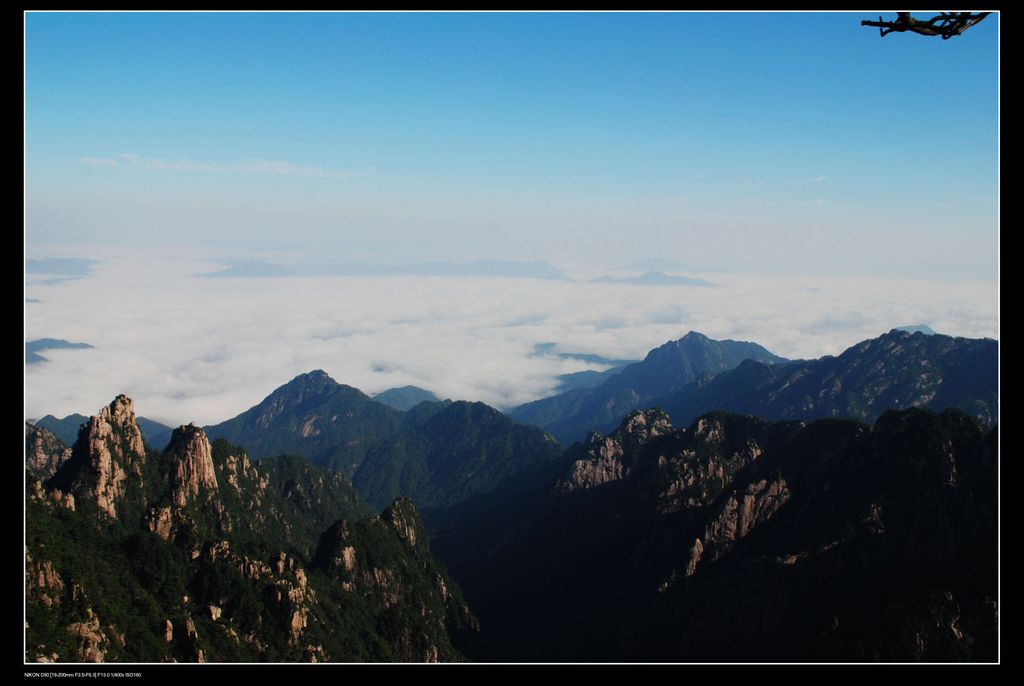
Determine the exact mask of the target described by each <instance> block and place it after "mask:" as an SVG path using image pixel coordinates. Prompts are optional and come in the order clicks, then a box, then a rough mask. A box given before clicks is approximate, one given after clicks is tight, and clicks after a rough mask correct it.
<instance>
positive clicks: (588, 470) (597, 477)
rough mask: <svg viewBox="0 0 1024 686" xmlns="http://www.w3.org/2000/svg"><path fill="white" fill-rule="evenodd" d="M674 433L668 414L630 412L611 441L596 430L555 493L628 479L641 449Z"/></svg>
mask: <svg viewBox="0 0 1024 686" xmlns="http://www.w3.org/2000/svg"><path fill="white" fill-rule="evenodd" d="M671 432H672V423H671V422H670V421H669V418H668V415H667V414H665V413H664V412H662V411H661V410H659V409H657V408H651V409H648V410H636V411H634V412H630V413H629V414H628V415H626V418H625V419H623V420H622V423H621V424H620V425H619V428H618V429H616V430H615V431H613V432H612V434H611V435H610V436H608V437H607V438H605V437H604V436H602V435H601V434H600V433H599V432H597V431H592V432H591V433H590V435H589V436H587V440H586V442H585V443H584V444H583V446H582V449H581V450H582V454H581V455H580V456H579V457H578V458H577V459H576V460H575V461H574V462H573V463H572V465H570V467H569V469H568V471H567V472H566V474H565V476H564V477H563V478H562V479H560V480H559V482H558V483H557V484H556V485H555V491H556V492H558V493H563V494H565V493H572V492H574V491H579V490H584V489H587V488H594V487H596V486H600V485H602V484H606V483H608V482H610V481H618V480H620V479H623V478H625V477H626V476H628V475H629V472H630V470H631V469H632V468H633V466H635V460H636V457H637V453H639V451H640V450H641V448H643V446H644V445H646V444H647V443H648V442H649V441H651V440H652V439H655V438H657V437H659V436H664V435H666V434H668V433H671Z"/></svg>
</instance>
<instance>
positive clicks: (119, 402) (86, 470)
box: [50, 394, 146, 519]
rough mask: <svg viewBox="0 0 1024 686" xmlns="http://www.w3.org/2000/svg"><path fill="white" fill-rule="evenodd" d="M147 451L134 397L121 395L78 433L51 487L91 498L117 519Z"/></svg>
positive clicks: (101, 509)
mask: <svg viewBox="0 0 1024 686" xmlns="http://www.w3.org/2000/svg"><path fill="white" fill-rule="evenodd" d="M145 460H146V449H145V447H144V446H143V443H142V432H141V431H140V430H139V425H138V423H137V422H136V419H135V405H134V404H133V403H132V401H131V398H128V397H127V396H125V395H123V394H122V395H119V396H117V397H116V398H114V400H113V402H111V403H110V404H109V405H107V406H106V407H104V408H102V409H101V410H100V412H99V414H97V415H95V416H93V417H90V418H89V421H88V422H87V423H85V424H83V425H82V428H81V429H80V430H79V432H78V440H77V441H75V445H74V448H73V449H72V451H71V458H70V459H69V460H68V461H67V462H66V463H65V464H64V466H63V467H61V468H60V469H59V470H58V471H57V473H56V474H55V475H54V477H53V479H51V480H50V485H51V486H52V487H54V488H57V489H60V490H61V491H63V492H65V493H73V494H74V495H75V496H76V497H78V498H79V499H81V498H82V496H88V497H91V498H92V499H94V500H95V501H96V505H97V507H99V509H100V512H103V513H104V514H106V515H107V516H108V517H110V518H111V519H117V507H116V503H117V501H118V500H119V499H120V498H121V497H122V496H124V492H125V486H124V481H125V478H126V476H127V474H128V473H129V472H132V473H135V474H141V473H142V464H143V463H144V462H145Z"/></svg>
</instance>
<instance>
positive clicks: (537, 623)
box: [432, 409, 998, 662]
mask: <svg viewBox="0 0 1024 686" xmlns="http://www.w3.org/2000/svg"><path fill="white" fill-rule="evenodd" d="M997 444H998V437H997V433H996V430H995V429H992V430H988V429H986V428H984V427H983V426H982V425H981V424H980V422H978V421H977V420H976V419H974V418H972V417H969V416H968V415H966V414H964V413H963V412H960V411H958V410H947V411H944V412H943V413H941V414H935V413H933V412H931V411H928V410H918V409H911V410H901V411H895V410H894V411H889V412H886V413H884V414H883V415H882V416H881V417H880V418H879V419H878V421H877V422H876V423H875V424H874V425H873V426H869V425H867V424H863V423H860V422H857V421H855V420H833V419H823V420H818V421H817V422H814V423H811V424H807V423H804V422H780V423H771V422H766V421H764V420H761V419H758V418H754V417H748V416H741V415H731V414H726V413H721V412H718V413H711V414H708V415H704V416H702V417H700V418H698V419H697V420H696V421H695V422H693V423H692V424H691V425H690V426H688V427H687V428H685V429H675V428H673V426H672V424H671V422H670V421H669V418H668V416H667V415H666V414H665V413H664V412H661V411H660V410H656V409H654V410H644V411H636V412H633V413H631V414H630V415H629V416H628V417H626V418H625V419H624V420H623V422H622V424H621V426H620V427H619V428H618V429H617V430H616V431H614V432H612V433H611V434H610V435H608V436H604V435H602V434H600V433H597V432H594V433H592V434H591V435H590V436H589V437H588V438H587V440H586V441H585V442H583V443H578V444H576V445H575V446H573V447H572V448H570V449H569V450H568V451H567V452H566V454H565V456H564V457H563V458H562V460H561V461H560V463H559V464H557V465H555V464H550V463H548V464H546V465H544V466H543V468H542V469H535V470H533V471H531V472H529V473H523V474H521V475H520V476H519V477H517V478H514V479H510V480H508V481H506V482H505V483H503V485H502V486H501V487H500V488H499V489H497V490H496V491H495V492H494V493H492V494H490V495H489V496H487V497H478V498H473V499H469V500H466V501H464V502H462V503H460V504H458V505H456V506H454V507H451V508H447V509H445V510H442V511H436V512H434V515H433V528H432V534H433V541H434V550H435V551H436V554H437V555H438V556H439V557H440V558H441V559H442V560H444V561H445V562H446V563H447V565H448V568H449V569H450V570H451V573H452V574H453V576H455V577H456V578H457V579H459V581H460V583H461V585H462V588H463V589H464V592H465V597H466V599H467V602H468V603H469V604H470V606H471V607H472V608H473V609H474V612H475V613H476V614H477V615H478V616H479V617H480V623H481V627H482V630H481V632H480V633H479V634H478V635H475V636H474V637H473V640H472V641H471V642H469V643H467V644H466V646H465V651H466V654H467V656H468V657H469V658H470V659H472V660H479V661H485V662H487V661H513V662H515V661H531V662H548V661H567V662H576V661H580V662H603V661H616V662H618V661H622V662H646V661H657V662H676V661H679V662H691V661H698V662H706V661H722V662H747V661H762V662H792V661H799V662H808V661H908V662H913V661H948V660H964V661H993V660H995V659H996V657H997V655H998V652H997V639H996V637H997V627H998V622H997V615H996V608H997V605H996V602H997V598H998V581H997V580H998V567H997V559H998V555H997V552H998V551H997V539H996V535H995V531H996V517H997V511H998V510H997V487H996V483H997V465H998V453H997Z"/></svg>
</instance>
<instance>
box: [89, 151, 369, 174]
mask: <svg viewBox="0 0 1024 686" xmlns="http://www.w3.org/2000/svg"><path fill="white" fill-rule="evenodd" d="M78 161H79V162H81V163H82V164H85V165H88V166H90V167H122V166H124V167H128V168H131V169H144V170H148V171H177V172H202V173H211V172H214V173H227V174H264V175H270V176H321V177H327V178H338V179H341V178H351V177H357V176H373V177H376V178H389V177H384V176H382V175H381V174H379V173H378V172H377V170H375V169H359V170H352V169H329V168H326V167H320V166H317V165H312V164H296V163H294V162H285V161H282V160H263V159H252V160H243V161H241V162H232V163H227V164H218V163H211V162H197V161H195V160H176V161H170V160H160V159H153V158H149V157H143V156H142V155H136V154H134V153H128V152H123V153H120V154H119V155H118V156H117V157H116V158H113V157H79V158H78Z"/></svg>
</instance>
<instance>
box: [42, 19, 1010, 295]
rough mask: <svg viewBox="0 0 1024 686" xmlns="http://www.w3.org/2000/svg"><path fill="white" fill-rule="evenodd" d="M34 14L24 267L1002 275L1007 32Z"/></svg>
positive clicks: (814, 23)
mask: <svg viewBox="0 0 1024 686" xmlns="http://www.w3.org/2000/svg"><path fill="white" fill-rule="evenodd" d="M862 18H867V17H865V16H861V15H860V14H847V13H830V14H786V13H767V14H713V13H709V14H513V15H508V14H321V13H314V14H280V13H274V14H234V13H225V14H221V13H203V14H162V13H153V14H132V13H109V14H88V13H74V14H64V13H31V14H28V15H27V16H26V109H25V114H26V122H25V132H26V137H25V154H26V162H25V164H26V201H27V207H26V239H27V245H28V253H29V256H30V257H32V256H53V257H96V256H99V255H97V253H100V254H102V253H103V252H104V251H109V250H110V249H111V246H119V247H125V248H131V249H137V250H163V249H166V246H167V245H170V244H176V243H181V242H184V243H188V244H190V245H193V246H196V247H197V248H198V249H202V250H206V251H208V252H209V254H210V255H213V256H222V257H228V256H252V255H265V256H266V255H270V256H273V255H276V254H281V255H284V254H291V255H294V254H307V255H308V254H317V255H320V256H322V255H324V254H330V255H336V256H338V257H339V258H341V257H345V258H359V259H367V260H378V261H409V260H415V259H420V258H425V259H443V258H449V259H475V258H483V257H505V258H510V259H545V260H549V261H552V262H554V263H555V264H559V263H563V262H566V261H569V262H592V263H598V264H615V263H617V262H626V261H629V260H631V259H638V258H641V257H651V256H659V257H668V258H672V259H677V260H679V261H682V262H686V263H697V264H700V265H704V266H708V267H711V268H718V269H741V270H755V271H757V270H760V271H769V272H792V273H816V272H825V273H833V272H840V273H848V274H861V273H863V274H876V273H890V274H892V273H899V274H920V275H927V276H931V277H943V278H985V279H994V278H995V276H996V266H995V261H996V252H997V242H998V224H997V221H998V206H997V187H998V175H997V152H998V146H997V112H998V110H997V93H998V76H997V66H998V43H997V33H998V21H999V18H998V17H996V16H993V17H989V18H988V19H986V20H985V21H983V22H982V23H980V24H979V25H977V26H976V27H974V28H972V29H971V30H969V31H968V32H967V33H965V34H964V35H963V36H960V37H957V38H954V39H951V40H948V41H941V40H938V39H934V38H931V39H929V38H924V37H921V36H916V35H910V34H893V35H890V36H887V37H885V38H884V39H883V38H879V36H878V34H877V31H875V30H872V29H867V28H862V27H860V26H859V22H860V20H861V19H862Z"/></svg>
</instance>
